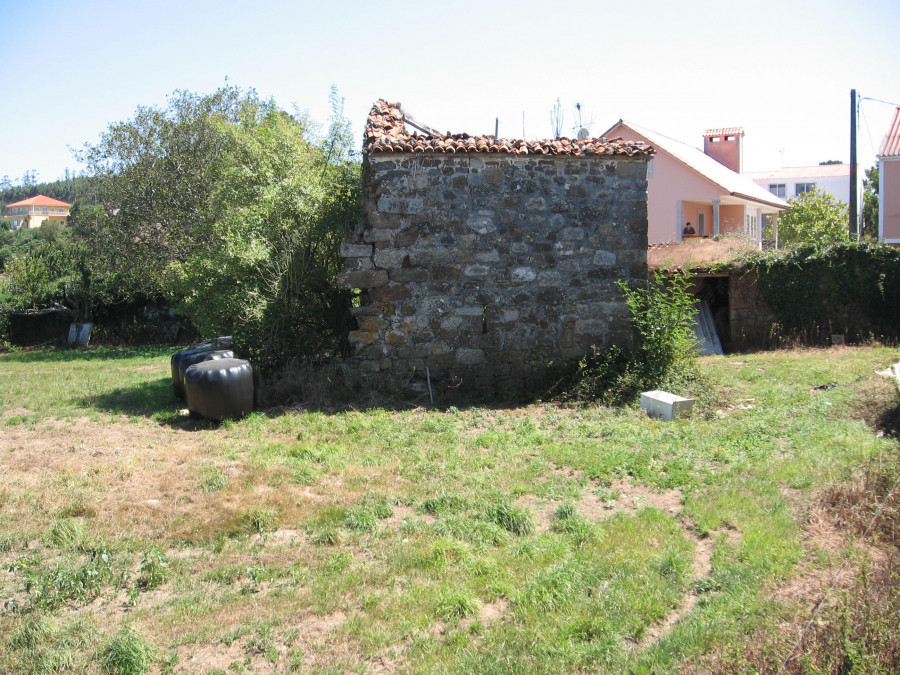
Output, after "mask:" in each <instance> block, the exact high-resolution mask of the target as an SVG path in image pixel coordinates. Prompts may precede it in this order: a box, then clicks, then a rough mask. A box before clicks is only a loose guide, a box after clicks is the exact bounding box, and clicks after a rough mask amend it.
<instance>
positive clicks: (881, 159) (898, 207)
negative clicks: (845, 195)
mask: <svg viewBox="0 0 900 675" xmlns="http://www.w3.org/2000/svg"><path fill="white" fill-rule="evenodd" d="M878 204H879V206H878V241H880V242H882V243H884V244H893V245H894V246H900V108H897V110H896V111H895V112H894V119H893V120H891V125H890V127H888V132H887V133H886V134H885V136H884V140H883V141H882V142H881V148H880V149H879V150H878Z"/></svg>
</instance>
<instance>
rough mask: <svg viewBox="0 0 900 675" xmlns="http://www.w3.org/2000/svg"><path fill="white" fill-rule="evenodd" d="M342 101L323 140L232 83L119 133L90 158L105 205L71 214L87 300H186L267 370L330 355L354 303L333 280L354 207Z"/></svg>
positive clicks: (204, 325) (204, 326) (185, 96)
mask: <svg viewBox="0 0 900 675" xmlns="http://www.w3.org/2000/svg"><path fill="white" fill-rule="evenodd" d="M341 103H342V102H341V100H340V99H339V98H338V97H337V96H336V95H335V94H334V93H333V96H332V105H333V110H334V119H333V120H332V123H331V125H330V127H329V128H328V130H327V132H326V133H325V135H324V137H319V136H318V135H317V133H316V129H315V127H314V126H313V125H312V124H311V123H310V121H309V120H307V119H305V118H304V117H302V116H299V115H295V116H292V115H289V114H288V113H286V112H284V111H282V110H280V109H278V108H277V106H276V105H275V104H274V103H273V102H271V101H262V100H260V99H259V98H258V97H257V95H256V93H255V92H253V91H252V90H250V91H246V92H245V91H242V90H240V89H238V88H235V87H232V86H226V87H223V88H221V89H219V90H218V91H216V92H215V93H213V94H210V95H198V94H192V93H189V92H176V93H175V95H174V96H173V97H172V98H170V101H169V104H168V106H167V107H166V108H165V109H157V108H139V109H138V111H137V113H136V115H135V117H134V118H133V119H131V120H129V121H126V122H122V123H118V124H114V125H112V126H110V128H109V129H108V130H107V132H106V133H105V134H104V135H103V136H102V138H101V141H100V143H98V144H97V145H95V146H91V145H88V146H85V149H84V151H83V153H82V159H83V161H85V162H86V163H87V164H88V166H89V167H90V170H91V172H92V173H93V175H94V176H95V177H97V179H98V180H99V182H100V194H101V199H102V203H103V207H102V208H94V209H87V208H86V209H83V210H77V211H76V212H75V213H73V215H72V218H71V222H72V223H73V229H74V230H75V232H76V234H77V236H78V238H79V240H80V241H81V242H82V244H83V246H84V247H85V249H86V251H87V254H86V255H85V256H84V257H83V258H82V259H83V260H84V263H85V266H86V268H87V272H89V273H88V274H86V275H82V277H85V276H86V278H88V279H89V282H90V286H91V293H92V295H94V296H97V294H98V293H100V291H99V290H98V289H100V288H106V289H110V290H115V291H116V292H117V293H119V295H120V297H121V298H123V299H124V298H137V297H159V296H165V297H168V298H169V299H170V300H172V301H176V302H181V303H182V305H183V307H184V308H185V309H186V310H187V311H188V313H189V315H190V316H191V317H192V318H193V319H194V320H195V322H196V323H197V324H198V326H199V327H200V328H201V330H202V331H203V332H204V333H206V334H216V333H217V334H226V333H230V334H233V335H235V338H236V340H237V341H238V345H239V346H240V347H241V348H242V350H243V351H244V352H246V353H249V354H250V355H252V356H254V357H256V359H257V363H259V364H260V365H263V366H269V365H271V366H275V365H277V363H278V361H279V360H280V359H283V358H286V357H289V356H309V355H320V354H324V353H327V352H328V351H334V349H335V347H336V345H338V344H339V342H340V335H342V334H343V333H345V332H346V331H347V330H348V325H347V322H348V316H349V304H350V297H349V295H348V294H347V293H345V292H342V291H339V290H338V289H337V288H336V285H335V283H334V277H335V275H336V274H337V272H338V271H339V266H340V257H339V249H340V244H341V242H342V241H343V239H344V236H345V233H346V231H347V230H348V229H349V228H350V227H352V226H353V225H355V223H356V221H357V219H358V215H357V209H358V197H359V162H358V161H357V160H356V158H355V157H354V156H353V152H352V147H353V138H352V133H351V132H350V128H349V125H348V124H347V123H346V121H345V120H343V117H342V115H341V107H340V106H341Z"/></svg>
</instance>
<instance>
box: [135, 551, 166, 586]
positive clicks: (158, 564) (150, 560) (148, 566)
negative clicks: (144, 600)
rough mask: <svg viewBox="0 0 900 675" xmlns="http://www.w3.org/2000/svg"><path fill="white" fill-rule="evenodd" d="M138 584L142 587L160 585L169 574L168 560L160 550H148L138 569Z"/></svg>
mask: <svg viewBox="0 0 900 675" xmlns="http://www.w3.org/2000/svg"><path fill="white" fill-rule="evenodd" d="M139 574H140V576H139V577H138V586H139V587H140V588H144V589H150V588H156V587H157V586H161V585H162V584H163V583H165V581H166V580H167V579H168V578H169V576H170V575H171V569H170V568H169V561H168V560H167V559H166V555H165V553H162V552H161V551H155V550H154V551H148V552H147V553H146V554H145V555H144V558H143V560H141V566H140V570H139Z"/></svg>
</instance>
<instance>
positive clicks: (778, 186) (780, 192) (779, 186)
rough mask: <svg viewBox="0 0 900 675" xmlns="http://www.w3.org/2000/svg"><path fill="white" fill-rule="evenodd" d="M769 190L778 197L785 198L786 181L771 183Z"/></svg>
mask: <svg viewBox="0 0 900 675" xmlns="http://www.w3.org/2000/svg"><path fill="white" fill-rule="evenodd" d="M769 192H771V193H772V194H773V195H775V196H776V197H782V198H784V195H785V189H784V183H769Z"/></svg>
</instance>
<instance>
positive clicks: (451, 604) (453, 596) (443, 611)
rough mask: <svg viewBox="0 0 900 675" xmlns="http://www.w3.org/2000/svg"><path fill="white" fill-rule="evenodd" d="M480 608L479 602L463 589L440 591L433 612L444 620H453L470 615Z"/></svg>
mask: <svg viewBox="0 0 900 675" xmlns="http://www.w3.org/2000/svg"><path fill="white" fill-rule="evenodd" d="M479 609H481V603H480V602H479V601H478V599H477V598H473V597H472V596H471V595H469V594H468V593H465V592H463V591H445V592H443V593H440V594H439V595H438V598H437V602H436V603H435V614H437V616H439V617H440V618H442V619H444V620H445V621H455V620H457V619H463V618H465V617H467V616H471V615H473V614H475V613H476V612H478V610H479Z"/></svg>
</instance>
